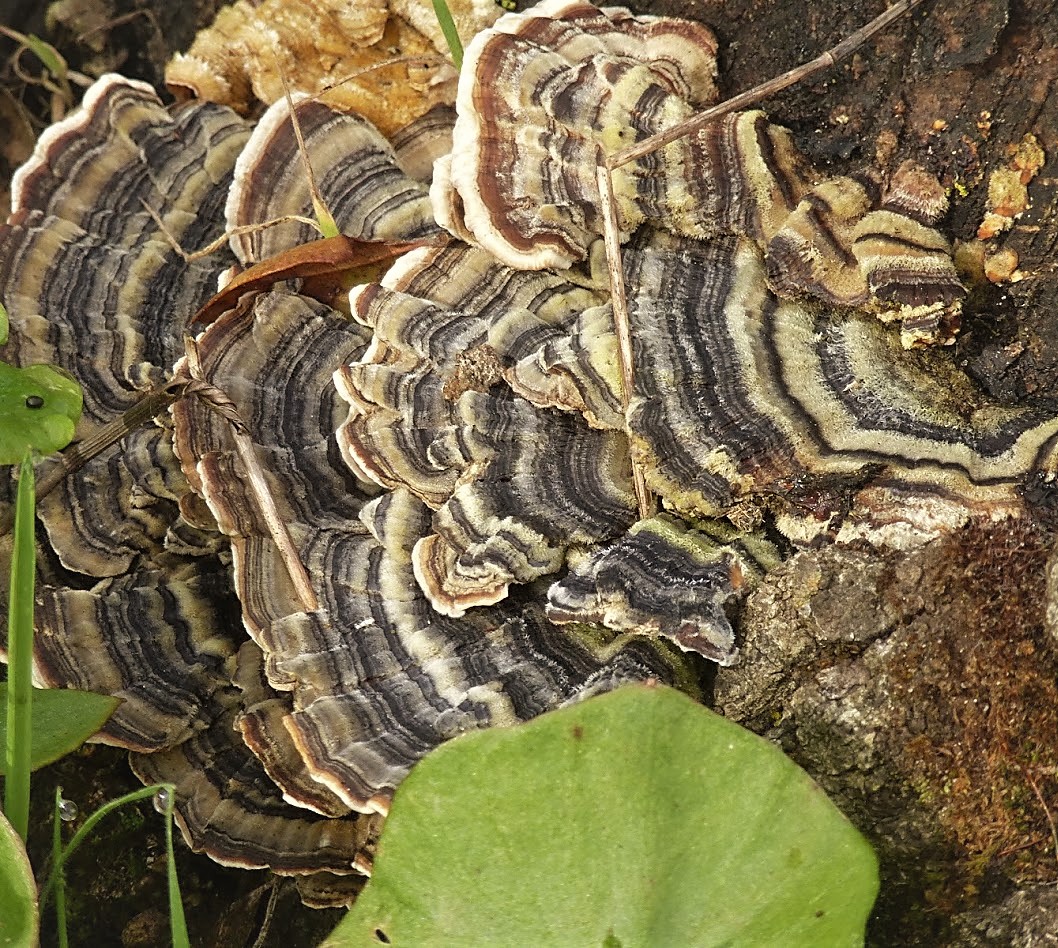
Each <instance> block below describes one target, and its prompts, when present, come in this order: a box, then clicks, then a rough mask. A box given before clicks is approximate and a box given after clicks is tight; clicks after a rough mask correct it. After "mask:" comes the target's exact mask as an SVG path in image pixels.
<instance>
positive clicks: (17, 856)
mask: <svg viewBox="0 0 1058 948" xmlns="http://www.w3.org/2000/svg"><path fill="white" fill-rule="evenodd" d="M38 925H39V914H38V911H37V885H36V883H35V882H34V881H33V869H32V867H31V866H30V864H29V857H28V856H27V855H26V848H25V846H23V845H22V840H21V839H20V838H19V835H18V833H16V832H15V830H14V828H13V827H12V826H11V824H10V823H8V822H7V820H6V819H5V818H4V816H3V814H2V813H0V945H18V946H22V945H35V944H37V929H38Z"/></svg>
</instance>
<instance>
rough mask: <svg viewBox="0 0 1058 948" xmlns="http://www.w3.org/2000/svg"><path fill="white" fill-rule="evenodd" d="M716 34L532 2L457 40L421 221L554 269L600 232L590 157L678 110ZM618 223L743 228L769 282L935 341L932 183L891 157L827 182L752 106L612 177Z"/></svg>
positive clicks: (697, 100)
mask: <svg viewBox="0 0 1058 948" xmlns="http://www.w3.org/2000/svg"><path fill="white" fill-rule="evenodd" d="M715 53H716V41H715V39H714V38H713V35H712V33H710V32H709V31H708V30H707V29H705V28H704V27H701V26H698V25H697V24H693V23H688V22H685V21H682V20H672V19H664V18H654V17H632V16H629V15H628V13H627V11H613V10H611V9H606V10H599V9H597V8H596V7H593V6H591V5H590V4H587V3H582V2H577V0H544V2H543V3H540V4H538V5H537V6H536V7H534V8H533V9H532V10H531V11H530V13H529V14H528V15H525V16H520V15H508V16H505V17H503V18H502V19H501V20H500V21H499V22H498V23H497V24H496V27H495V29H493V30H487V31H484V32H482V33H480V34H479V35H478V36H477V37H476V38H475V40H474V42H473V43H471V45H470V47H469V48H468V49H467V54H466V60H465V63H464V67H463V70H462V72H461V74H460V83H459V94H458V98H457V103H456V105H457V110H458V118H457V120H456V125H455V131H454V133H453V143H452V156H451V159H449V161H447V162H446V163H445V164H444V166H443V168H442V173H441V174H440V175H438V176H437V177H436V178H435V180H434V185H433V189H432V194H431V197H432V199H433V201H434V209H435V213H436V215H437V219H438V220H439V221H440V222H441V223H442V224H443V225H444V226H445V227H446V228H448V229H449V230H450V231H451V232H452V233H453V234H455V235H456V236H457V237H460V238H462V239H464V240H469V241H471V242H474V243H477V244H480V245H481V246H482V247H484V248H485V249H486V250H488V251H489V252H491V253H492V254H494V255H495V256H496V257H497V258H498V259H499V260H501V261H503V262H504V263H506V264H508V265H509V266H512V267H517V268H522V269H543V268H548V267H552V268H563V267H568V266H569V265H570V264H571V263H572V262H573V261H576V260H583V259H585V257H587V255H588V254H589V251H590V248H591V246H592V244H593V242H594V241H596V240H597V239H599V237H600V236H601V234H602V215H601V212H600V207H601V200H600V196H599V190H598V184H597V180H596V168H597V166H598V164H599V162H600V161H601V160H604V159H605V158H607V157H609V156H611V155H613V154H614V153H616V152H617V151H619V150H620V149H622V148H624V147H626V146H628V145H632V144H635V143H636V142H638V141H641V140H642V139H644V138H647V137H649V136H651V135H654V134H658V133H660V132H663V131H666V130H667V129H669V128H672V127H673V126H674V125H676V124H678V123H679V122H680V121H683V120H685V119H688V118H690V117H691V116H692V115H693V114H694V113H695V111H696V110H697V109H698V108H699V107H700V106H701V105H703V104H709V103H710V102H712V101H713V99H714V98H715V95H716V92H715V88H714V86H713V83H712V77H713V75H714V74H715ZM613 179H614V193H615V196H616V201H617V205H618V220H619V225H620V227H621V229H622V231H623V232H624V234H625V235H626V236H627V235H629V234H631V233H632V232H633V231H635V230H636V228H638V227H639V226H640V225H641V224H643V223H646V222H649V223H651V224H652V225H654V226H657V227H660V228H663V229H666V230H669V231H671V232H673V233H676V234H679V235H681V236H687V237H694V238H704V239H709V238H712V237H714V236H717V235H721V234H732V235H738V236H745V237H749V238H751V239H753V240H754V241H756V242H757V243H758V244H760V245H761V247H762V248H763V249H764V250H765V254H766V259H767V268H768V274H769V277H770V278H771V279H772V283H773V288H774V289H776V290H777V291H778V292H780V293H782V294H784V295H803V296H811V297H816V298H818V299H820V300H822V301H824V302H826V303H830V304H834V305H841V306H857V307H863V306H867V307H870V308H872V309H874V310H876V311H877V312H878V313H879V315H880V316H882V318H883V319H885V320H889V321H891V320H899V321H900V322H901V323H902V324H903V326H904V343H905V345H907V346H911V345H919V344H928V343H933V342H951V341H952V340H953V338H954V332H955V331H956V330H957V329H958V321H959V312H960V307H961V299H962V295H963V291H962V287H961V285H960V283H959V280H958V277H957V275H956V273H955V268H954V266H953V264H952V261H951V248H950V246H949V244H948V242H947V240H945V238H943V237H942V236H941V235H940V234H939V233H938V232H937V231H935V230H932V229H931V228H930V227H929V226H928V225H930V224H932V223H934V222H935V221H936V219H937V218H938V217H939V215H940V214H941V213H943V210H944V209H945V206H946V205H945V204H944V202H943V193H942V192H941V194H940V198H939V199H938V186H937V184H936V182H931V181H929V179H928V176H926V175H924V174H921V173H918V174H916V173H915V171H914V169H910V168H908V169H903V170H902V172H901V173H900V174H899V175H898V176H897V179H896V180H895V181H894V183H893V185H892V186H891V187H890V189H889V190H888V193H887V194H885V195H884V197H883V199H882V201H881V203H879V200H878V199H879V194H878V190H879V189H878V188H877V186H875V185H874V184H873V182H871V181H870V180H869V179H865V180H863V181H856V180H853V179H852V178H832V179H829V180H826V179H825V177H824V176H823V175H821V174H820V173H819V172H818V171H816V170H815V169H813V168H812V167H811V166H810V165H808V163H807V162H806V161H805V160H804V159H803V158H802V157H801V156H800V155H799V154H798V153H797V150H796V148H795V147H794V145H793V142H792V140H791V138H790V134H789V132H787V131H786V130H785V129H783V128H779V127H777V126H773V125H769V124H768V121H767V118H766V117H765V115H764V114H763V113H762V112H744V113H735V114H732V115H729V116H727V117H726V118H723V119H721V120H719V121H717V122H714V123H712V124H710V125H708V126H706V127H705V128H704V129H702V130H701V131H699V132H697V133H695V134H693V135H689V136H687V137H685V138H683V139H680V140H678V141H676V142H674V143H672V144H671V145H668V146H666V147H665V148H663V149H660V150H659V151H657V152H654V153H653V154H650V155H647V156H646V157H645V158H641V159H639V160H638V161H635V162H633V163H631V164H629V165H626V166H622V167H619V168H615V169H614V171H613Z"/></svg>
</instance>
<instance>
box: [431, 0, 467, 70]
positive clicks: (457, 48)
mask: <svg viewBox="0 0 1058 948" xmlns="http://www.w3.org/2000/svg"><path fill="white" fill-rule="evenodd" d="M433 12H434V13H435V14H437V22H438V23H439V24H440V26H441V32H442V33H444V37H445V42H446V43H447V44H448V49H449V51H450V52H451V53H452V62H454V63H455V64H456V69H462V68H463V44H462V43H461V42H460V40H459V31H458V30H457V29H456V24H455V21H454V20H453V19H452V13H451V11H450V10H449V9H448V4H447V3H445V0H433Z"/></svg>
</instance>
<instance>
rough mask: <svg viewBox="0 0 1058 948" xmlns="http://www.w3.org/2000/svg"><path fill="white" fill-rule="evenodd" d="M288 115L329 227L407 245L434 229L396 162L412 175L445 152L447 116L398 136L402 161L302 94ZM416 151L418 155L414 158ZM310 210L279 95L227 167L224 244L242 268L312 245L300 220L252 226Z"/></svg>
mask: <svg viewBox="0 0 1058 948" xmlns="http://www.w3.org/2000/svg"><path fill="white" fill-rule="evenodd" d="M295 103H296V104H295V114H296V118H297V122H298V125H299V128H300V131H301V135H302V139H303V141H304V143H305V152H306V154H307V155H308V156H310V157H309V158H308V160H309V161H310V163H311V165H312V172H313V177H314V179H315V181H316V184H317V187H318V189H319V193H320V195H321V197H322V199H323V202H324V204H325V205H326V206H327V208H328V210H329V211H330V212H331V213H332V215H333V214H334V211H333V210H331V207H332V205H333V207H334V208H337V209H338V211H339V213H338V215H337V216H336V217H335V218H334V222H335V224H336V225H337V226H338V230H339V231H340V232H341V233H345V234H356V235H357V236H358V237H359V238H360V239H362V240H395V239H397V238H398V237H399V238H401V239H403V240H414V239H416V238H420V237H427V236H431V235H434V234H437V233H438V232H439V228H438V227H437V225H436V224H435V223H434V218H433V212H432V210H431V207H430V201H429V192H428V189H427V188H426V186H424V185H422V184H420V183H419V182H417V181H415V180H412V179H411V178H410V177H409V176H408V174H406V173H405V170H404V166H405V165H410V166H411V167H414V168H418V169H419V170H420V173H421V170H422V169H423V168H424V166H428V165H429V164H432V161H431V160H429V159H430V156H433V157H437V155H438V154H439V153H442V152H445V151H447V149H448V146H449V142H450V141H451V135H450V126H449V123H448V120H449V118H450V113H449V111H448V110H447V109H444V108H440V109H436V110H434V111H431V112H430V113H428V114H426V115H424V116H422V117H421V118H420V119H418V120H417V121H416V122H413V123H412V124H411V125H410V126H409V127H407V128H405V129H403V130H402V133H403V134H402V143H403V148H402V150H403V151H406V152H407V153H408V154H407V160H406V161H404V162H402V160H401V157H400V156H399V155H398V154H397V153H396V152H395V151H394V148H393V146H392V145H391V144H390V142H388V141H387V140H386V139H385V138H383V137H382V135H381V134H380V133H379V131H378V130H377V129H376V128H375V127H374V126H373V125H371V124H370V123H369V122H368V121H367V120H366V119H363V118H361V117H359V116H357V115H350V114H347V113H344V112H339V111H336V110H335V109H333V108H331V107H330V106H328V105H325V104H324V103H322V102H314V101H312V100H308V99H305V98H304V97H303V96H301V97H298V98H297V99H295ZM424 150H425V152H426V154H425V155H423V154H420V152H422V151H424ZM313 214H314V209H313V199H312V193H311V191H310V189H309V178H308V175H307V174H306V171H305V167H304V163H303V161H302V158H301V154H300V152H299V148H298V141H297V137H296V136H295V131H294V125H293V122H292V121H291V115H290V108H289V106H288V103H287V100H286V99H280V100H279V101H278V102H276V103H275V104H274V105H272V106H271V108H269V109H268V111H267V112H266V113H265V114H264V115H263V116H262V118H261V120H260V121H259V122H258V124H257V126H256V128H255V129H254V132H253V134H252V135H251V136H250V140H249V141H248V142H247V144H246V147H245V148H244V149H243V150H242V153H241V154H240V155H239V160H238V161H237V162H236V165H235V182H234V184H233V186H232V188H231V191H230V193H229V195H228V201H227V222H228V228H229V229H230V230H231V231H232V232H233V237H232V247H233V249H234V250H235V252H236V254H237V255H238V257H239V260H240V261H241V262H242V263H244V264H251V263H256V262H258V261H260V260H266V259H267V258H268V257H271V256H273V255H274V254H276V253H277V252H279V251H281V250H285V249H286V248H288V247H295V246H297V245H298V244H303V243H306V242H307V241H310V240H314V239H316V238H317V237H318V236H319V235H318V233H317V232H316V231H314V230H313V229H312V228H311V227H310V226H309V225H308V224H305V223H300V222H294V221H291V222H288V223H278V224H276V225H275V226H271V227H268V228H265V229H257V228H255V227H254V225H257V224H260V223H262V222H264V221H281V220H282V219H283V218H287V217H291V216H293V215H298V216H300V217H308V218H311V217H312V216H313Z"/></svg>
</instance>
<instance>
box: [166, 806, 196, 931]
mask: <svg viewBox="0 0 1058 948" xmlns="http://www.w3.org/2000/svg"><path fill="white" fill-rule="evenodd" d="M175 801H176V794H175V793H174V792H173V787H172V786H170V787H169V802H168V803H167V804H166V806H165V851H166V854H167V856H168V858H169V867H168V875H169V931H170V934H171V935H172V939H173V948H191V940H190V939H189V938H188V935H187V921H186V920H185V919H184V901H183V899H181V898H180V881H179V879H177V877H176V854H175V853H174V852H173V804H174V803H175Z"/></svg>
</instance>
